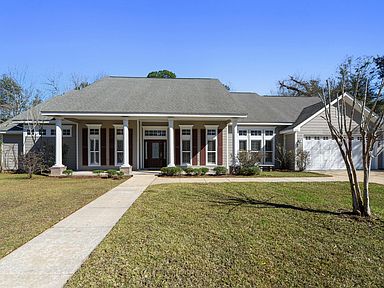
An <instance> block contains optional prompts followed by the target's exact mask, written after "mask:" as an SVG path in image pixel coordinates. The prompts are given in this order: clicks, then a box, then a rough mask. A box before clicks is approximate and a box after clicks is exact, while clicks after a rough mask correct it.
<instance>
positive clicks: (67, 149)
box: [20, 124, 77, 169]
mask: <svg viewBox="0 0 384 288" xmlns="http://www.w3.org/2000/svg"><path fill="white" fill-rule="evenodd" d="M65 126H71V129H72V135H71V137H67V136H65V137H64V136H63V164H64V165H65V166H67V167H68V168H70V169H76V153H77V149H76V125H68V124H65ZM20 137H21V139H22V136H21V135H20ZM44 145H48V146H49V149H53V153H52V154H53V155H55V149H56V137H55V136H48V135H47V136H36V137H34V138H33V137H32V136H30V135H26V138H25V141H24V146H25V153H28V152H29V151H31V150H32V151H33V150H35V149H40V148H41V147H43V146H44ZM21 147H22V146H21ZM53 160H54V159H53Z"/></svg>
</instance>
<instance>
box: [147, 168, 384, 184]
mask: <svg viewBox="0 0 384 288" xmlns="http://www.w3.org/2000/svg"><path fill="white" fill-rule="evenodd" d="M316 172H318V173H322V174H327V175H332V176H333V177H174V178H173V177H156V180H155V181H154V182H153V183H152V184H171V183H220V182H235V183H236V182H334V181H348V175H347V172H346V171H345V170H330V171H316ZM358 176H359V177H360V180H361V181H362V180H363V173H362V171H358ZM371 182H372V183H377V184H382V185H384V171H377V170H375V171H372V173H371Z"/></svg>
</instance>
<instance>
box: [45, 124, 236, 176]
mask: <svg viewBox="0 0 384 288" xmlns="http://www.w3.org/2000/svg"><path fill="white" fill-rule="evenodd" d="M67 122H70V123H73V125H74V127H73V133H72V134H73V137H74V138H75V141H73V142H75V144H73V146H71V147H70V149H69V150H68V151H66V153H67V154H68V156H67V157H66V158H71V159H72V158H73V159H74V160H75V161H73V162H72V164H71V165H66V164H67V163H64V162H65V161H63V125H64V124H65V123H67ZM231 122H232V123H234V125H233V130H234V131H237V124H236V123H237V121H236V119H231V118H224V119H222V118H216V119H215V118H212V117H205V118H204V117H199V118H189V119H188V118H145V119H138V118H132V117H119V118H107V117H105V118H98V119H95V118H87V119H85V118H63V117H55V119H54V123H55V127H54V129H55V133H54V134H55V165H54V166H52V167H51V175H52V176H60V175H62V173H63V171H64V170H65V169H67V168H71V169H72V170H74V171H92V170H107V169H120V170H121V171H123V172H124V174H126V175H130V174H132V171H139V170H148V169H149V170H153V169H155V170H159V169H160V168H162V167H165V166H168V167H173V166H177V165H180V166H200V167H201V166H204V167H215V166H226V167H229V165H230V164H231V163H232V158H231V157H232V155H236V154H237V151H238V148H237V146H238V145H236V144H237V143H238V141H237V133H231V134H232V135H230V136H229V133H228V132H229V131H228V124H229V123H231ZM52 129H53V128H52ZM228 137H231V140H232V141H230V142H231V143H235V145H228V142H229V141H228ZM232 138H235V139H232ZM81 173H84V172H81Z"/></svg>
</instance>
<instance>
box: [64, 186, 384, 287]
mask: <svg viewBox="0 0 384 288" xmlns="http://www.w3.org/2000/svg"><path fill="white" fill-rule="evenodd" d="M371 187H372V192H371V195H372V198H371V199H372V200H371V201H372V210H373V213H375V218H374V219H373V220H372V221H366V220H356V219H353V218H352V217H351V216H350V215H349V214H348V213H347V211H350V202H351V201H350V195H349V192H348V184H347V183H310V184H309V183H223V184H171V185H156V186H151V187H149V188H148V189H147V190H146V191H145V192H144V194H143V195H142V196H141V197H140V198H139V199H138V200H137V201H136V202H135V203H134V204H133V206H132V207H131V208H130V209H129V210H128V211H127V212H126V214H125V215H124V216H123V218H122V219H121V220H120V221H119V223H118V224H117V225H116V226H115V227H114V229H113V230H112V231H111V233H110V234H109V235H108V236H107V237H106V239H105V240H104V241H103V242H102V243H101V244H100V245H99V246H98V248H97V249H96V250H95V251H94V252H93V253H92V254H91V256H90V258H89V259H88V260H87V261H86V262H85V263H84V264H83V266H82V268H80V270H79V271H78V272H77V273H76V274H75V275H74V276H73V277H72V279H71V280H70V281H69V283H68V284H67V285H68V287H112V286H113V287H116V286H117V287H143V286H151V287H234V286H236V287H244V286H245V287H287V286H298V287H309V286H312V287H319V286H320V287H321V286H323V287H324V286H327V287H341V286H342V287H351V286H361V287H380V286H382V285H383V283H384V266H383V263H384V236H383V235H384V224H383V223H384V222H383V221H384V187H383V186H380V185H374V184H372V186H371Z"/></svg>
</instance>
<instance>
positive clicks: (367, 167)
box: [363, 155, 372, 217]
mask: <svg viewBox="0 0 384 288" xmlns="http://www.w3.org/2000/svg"><path fill="white" fill-rule="evenodd" d="M371 162H372V159H371V157H370V156H369V155H367V156H366V157H364V159H363V169H364V187H363V189H364V190H363V203H364V210H363V215H364V216H366V217H370V216H371V206H370V203H369V176H370V173H371Z"/></svg>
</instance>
